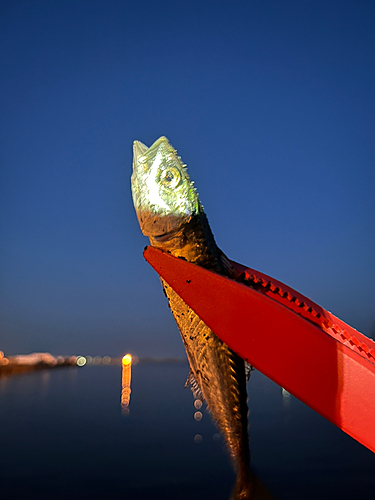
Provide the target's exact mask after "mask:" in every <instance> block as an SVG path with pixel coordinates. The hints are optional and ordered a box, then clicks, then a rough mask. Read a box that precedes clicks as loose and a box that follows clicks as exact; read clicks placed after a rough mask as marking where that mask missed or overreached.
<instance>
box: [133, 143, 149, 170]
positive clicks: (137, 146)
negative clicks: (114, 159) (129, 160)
mask: <svg viewBox="0 0 375 500" xmlns="http://www.w3.org/2000/svg"><path fill="white" fill-rule="evenodd" d="M147 150H148V147H147V146H146V144H143V142H141V141H134V142H133V167H134V165H135V163H136V162H137V161H138V158H139V157H140V156H143V155H144V154H145V153H146V151H147Z"/></svg>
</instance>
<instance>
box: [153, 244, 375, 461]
mask: <svg viewBox="0 0 375 500" xmlns="http://www.w3.org/2000/svg"><path fill="white" fill-rule="evenodd" d="M144 257H145V259H146V260H147V261H148V262H149V263H150V264H151V266H152V267H153V268H154V269H155V271H156V272H157V273H158V274H159V275H160V276H161V277H162V278H163V279H164V280H165V281H166V282H167V283H168V284H169V285H170V286H171V287H172V288H173V289H174V290H175V291H176V292H177V293H178V294H179V295H180V296H181V297H182V298H183V300H184V301H185V302H186V303H187V304H188V305H189V306H190V307H191V308H192V309H193V310H194V311H195V312H196V313H197V314H198V315H199V316H200V317H201V318H202V319H203V321H204V322H205V323H206V324H207V325H208V326H209V327H210V328H211V329H212V330H213V331H214V332H215V334H216V335H217V336H218V337H219V338H220V339H221V340H222V341H223V342H225V343H226V344H227V345H228V346H229V347H230V348H231V349H233V350H234V351H235V352H237V353H238V354H239V355H240V356H241V357H242V358H244V359H246V360H247V361H248V362H249V363H250V364H251V365H253V366H254V367H255V368H257V369H258V370H259V371H261V372H262V373H264V374H265V375H266V376H267V377H269V378H270V379H271V380H273V381H274V382H276V383H277V384H278V385H280V386H281V387H283V388H285V389H286V390H287V391H288V392H290V393H291V394H293V395H294V396H295V397H297V398H298V399H300V400H301V401H303V402H304V403H306V404H307V405H308V406H310V407H311V408H312V409H314V410H315V411H317V412H318V413H320V414H321V415H323V416H324V417H325V418H327V419H328V420H330V421H331V422H333V423H334V424H335V425H337V426H338V427H339V428H340V429H342V430H343V431H345V432H346V433H347V434H349V435H350V436H352V437H353V438H354V439H356V440H357V441H359V442H360V443H362V444H363V445H364V446H366V447H367V448H369V449H370V450H372V451H373V452H375V425H374V423H375V343H374V342H373V341H372V340H371V339H369V338H367V337H365V336H364V335H362V334H360V333H359V332H357V331H356V330H354V328H352V327H350V326H349V325H346V324H345V323H344V322H343V321H341V320H339V319H338V318H336V317H335V316H333V315H332V314H331V313H329V312H328V311H325V310H324V309H323V308H321V307H320V306H318V305H317V304H314V303H313V302H312V301H311V300H309V299H307V298H306V297H303V296H302V295H301V294H299V293H298V292H296V291H295V290H293V289H291V288H290V287H287V286H286V285H284V284H282V283H280V282H277V281H276V280H273V279H272V278H269V277H268V276H266V275H264V274H261V273H258V272H257V271H254V270H252V269H248V268H246V267H245V266H241V265H240V264H237V263H232V264H234V265H235V266H236V267H237V269H238V270H239V271H243V272H244V275H243V276H244V278H245V279H247V280H248V283H249V286H245V285H244V284H242V283H239V282H237V281H234V280H232V279H229V278H226V277H224V276H221V275H218V274H215V273H212V272H210V271H207V270H206V269H204V268H202V267H199V266H196V265H194V264H191V263H189V262H186V261H184V260H182V259H178V258H175V257H173V256H172V255H170V254H168V253H165V252H162V251H160V250H157V249H156V248H153V247H147V248H146V249H145V252H144Z"/></svg>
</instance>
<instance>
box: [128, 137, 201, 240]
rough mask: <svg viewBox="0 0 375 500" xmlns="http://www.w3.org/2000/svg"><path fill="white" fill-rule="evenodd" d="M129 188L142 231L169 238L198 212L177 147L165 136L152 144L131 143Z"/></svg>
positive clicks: (146, 233) (192, 186)
mask: <svg viewBox="0 0 375 500" xmlns="http://www.w3.org/2000/svg"><path fill="white" fill-rule="evenodd" d="M131 187H132V195H133V202H134V208H135V211H136V214H137V217H138V221H139V225H140V226H141V230H142V233H143V234H144V235H146V236H149V237H152V238H159V239H163V238H168V237H169V236H172V235H174V234H175V233H176V232H178V231H179V230H180V229H181V228H182V226H183V225H184V224H186V223H187V222H189V221H190V219H191V217H192V216H193V215H194V214H195V213H198V211H199V208H200V204H199V199H198V193H197V191H196V189H195V187H194V184H193V182H192V181H191V180H190V177H189V175H188V173H187V170H186V166H185V165H184V164H183V163H182V161H181V158H180V157H179V156H178V154H177V152H176V150H175V149H174V148H173V147H172V146H171V144H170V143H169V142H168V139H167V138H166V137H160V139H158V140H157V141H156V142H154V144H153V145H152V146H151V147H149V148H148V147H147V146H145V145H144V144H143V143H142V142H140V141H134V143H133V174H132V176H131Z"/></svg>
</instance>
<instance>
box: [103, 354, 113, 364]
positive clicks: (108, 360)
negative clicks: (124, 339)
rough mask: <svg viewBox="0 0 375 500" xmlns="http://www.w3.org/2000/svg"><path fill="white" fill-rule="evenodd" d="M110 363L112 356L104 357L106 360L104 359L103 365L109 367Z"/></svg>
mask: <svg viewBox="0 0 375 500" xmlns="http://www.w3.org/2000/svg"><path fill="white" fill-rule="evenodd" d="M110 362H111V356H104V358H103V364H104V365H109V363H110Z"/></svg>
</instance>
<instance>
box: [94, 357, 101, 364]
mask: <svg viewBox="0 0 375 500" xmlns="http://www.w3.org/2000/svg"><path fill="white" fill-rule="evenodd" d="M92 361H93V363H94V364H96V365H98V364H99V363H101V362H102V358H101V357H100V356H94V359H93V360H92Z"/></svg>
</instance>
